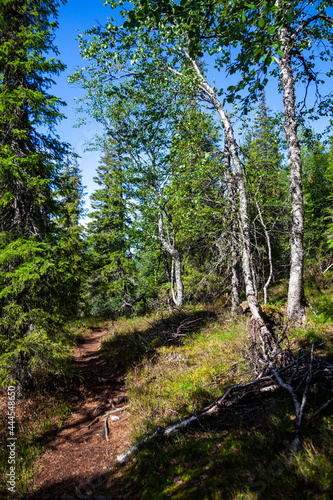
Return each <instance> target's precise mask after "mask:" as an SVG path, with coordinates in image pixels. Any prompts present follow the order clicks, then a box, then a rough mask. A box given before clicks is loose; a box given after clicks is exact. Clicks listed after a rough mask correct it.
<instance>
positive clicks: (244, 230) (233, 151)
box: [182, 49, 266, 329]
mask: <svg viewBox="0 0 333 500" xmlns="http://www.w3.org/2000/svg"><path fill="white" fill-rule="evenodd" d="M182 52H183V54H184V56H185V57H186V58H187V59H188V60H189V61H190V62H191V64H192V66H193V69H194V71H195V73H196V75H197V77H198V87H199V88H200V90H201V91H202V92H203V93H204V94H205V95H206V97H207V98H208V99H209V101H210V102H211V103H212V105H213V106H214V107H215V109H216V111H217V112H218V114H219V116H220V118H221V121H222V124H223V128H224V131H225V139H226V141H227V144H228V147H229V151H230V156H231V159H232V162H233V166H234V169H235V179H236V184H237V188H238V195H239V213H240V228H241V236H242V265H243V276H244V282H245V290H246V298H247V301H248V304H249V308H250V310H251V313H252V316H253V318H254V320H255V321H256V322H257V323H258V324H259V325H260V326H261V327H263V328H264V329H265V328H266V327H265V323H264V321H263V319H262V317H261V309H260V306H259V304H258V301H257V298H256V295H255V292H254V286H253V280H252V273H251V259H252V256H251V247H250V224H249V217H248V206H247V196H246V189H245V181H244V175H243V170H242V164H241V161H240V159H239V156H238V149H237V143H236V140H235V136H234V133H233V129H232V125H231V122H230V119H229V117H228V116H227V114H226V112H225V110H224V107H223V105H222V103H221V101H220V99H219V97H218V95H217V94H216V91H215V89H214V88H213V87H211V86H210V85H209V84H208V83H207V81H206V80H205V78H204V77H203V75H202V73H201V71H200V68H199V66H198V64H197V62H196V61H195V60H194V59H192V58H191V57H190V55H189V53H188V52H187V51H186V50H185V49H183V50H182Z"/></svg>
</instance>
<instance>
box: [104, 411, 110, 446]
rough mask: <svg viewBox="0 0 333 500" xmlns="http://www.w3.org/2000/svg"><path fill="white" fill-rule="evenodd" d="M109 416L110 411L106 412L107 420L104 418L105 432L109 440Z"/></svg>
mask: <svg viewBox="0 0 333 500" xmlns="http://www.w3.org/2000/svg"><path fill="white" fill-rule="evenodd" d="M108 418H109V413H107V414H106V417H105V420H104V433H105V439H106V440H107V441H109V432H110V429H109V424H108Z"/></svg>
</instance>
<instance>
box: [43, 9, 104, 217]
mask: <svg viewBox="0 0 333 500" xmlns="http://www.w3.org/2000/svg"><path fill="white" fill-rule="evenodd" d="M111 15H113V16H114V13H112V14H111V9H110V7H109V6H106V7H104V6H103V1H102V0H97V1H96V0H68V2H67V3H66V4H65V5H62V6H61V7H60V9H59V18H58V22H59V28H58V29H57V30H56V39H55V45H56V46H57V47H58V50H59V52H60V55H59V56H58V57H59V59H60V60H61V62H63V63H64V64H66V65H67V69H66V70H65V71H64V72H63V73H62V74H61V75H60V76H59V77H58V78H55V83H56V85H55V86H54V87H53V88H52V93H53V94H54V95H56V96H57V97H60V98H61V99H62V100H64V101H65V102H66V103H67V106H66V107H65V108H62V109H61V111H63V112H64V114H65V115H66V116H67V119H66V120H62V121H61V122H60V123H59V125H58V127H57V133H58V134H59V136H60V139H61V140H62V141H64V142H68V143H69V144H71V146H72V147H73V149H74V151H75V152H76V153H78V154H79V155H80V156H81V158H80V159H79V164H80V168H81V170H82V177H83V185H84V186H86V189H85V191H86V192H87V196H86V208H88V207H89V197H88V195H89V194H91V193H92V192H93V191H94V190H95V188H96V185H95V184H94V182H93V176H94V175H95V170H96V167H97V166H98V161H99V153H98V152H85V151H84V149H85V145H86V143H87V141H89V140H91V139H93V137H94V136H95V134H96V132H98V131H101V129H100V128H99V127H98V125H96V124H92V123H91V124H87V125H85V126H83V127H80V128H74V125H75V120H76V114H75V106H76V105H75V98H78V97H82V96H83V95H84V94H83V92H82V90H81V89H80V88H79V87H77V86H74V85H70V84H69V83H68V82H67V77H68V75H70V74H72V73H73V72H74V70H75V68H76V67H77V66H79V67H81V66H84V65H85V64H86V61H84V60H83V59H82V58H81V56H80V54H79V45H78V41H77V40H76V38H77V36H78V33H83V32H84V31H85V30H87V29H89V28H91V27H92V26H94V25H96V24H97V23H98V22H100V23H101V24H104V23H105V20H106V18H107V17H109V16H111Z"/></svg>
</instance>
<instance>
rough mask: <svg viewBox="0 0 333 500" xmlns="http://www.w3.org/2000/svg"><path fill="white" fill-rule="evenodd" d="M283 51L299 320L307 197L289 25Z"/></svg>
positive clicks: (294, 310) (292, 301)
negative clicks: (298, 126)
mask: <svg viewBox="0 0 333 500" xmlns="http://www.w3.org/2000/svg"><path fill="white" fill-rule="evenodd" d="M279 40H280V42H281V46H282V51H283V53H284V55H283V56H282V57H281V59H280V61H279V67H280V80H281V88H282V92H283V104H284V117H285V123H284V130H285V134H286V139H287V143H288V151H289V163H290V181H289V182H290V186H289V189H290V196H291V206H292V231H291V238H290V278H289V290H288V306H287V314H288V317H289V318H290V319H291V320H292V321H293V322H296V321H298V320H300V319H302V317H303V316H304V311H305V297H304V281H303V279H304V278H303V266H304V249H303V237H304V200H303V187H302V158H301V148H300V144H299V141H298V137H297V118H296V106H295V104H296V99H295V78H294V76H293V71H292V67H291V48H290V45H291V44H290V43H289V40H288V31H287V28H281V30H280V31H279Z"/></svg>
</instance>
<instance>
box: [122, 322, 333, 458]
mask: <svg viewBox="0 0 333 500" xmlns="http://www.w3.org/2000/svg"><path fill="white" fill-rule="evenodd" d="M286 331H287V329H286V328H284V330H283V331H282V333H281V334H280V335H278V334H275V335H274V336H273V335H272V334H271V333H270V332H269V331H268V329H267V328H265V329H261V327H260V325H259V324H258V323H257V322H256V323H255V325H254V331H253V336H252V344H251V345H250V347H249V350H248V358H249V360H250V361H251V364H252V366H253V373H254V374H255V375H256V378H255V379H254V380H250V381H248V382H245V383H242V384H234V385H232V386H230V387H229V388H228V389H227V390H226V391H225V392H224V394H223V395H222V396H221V397H219V398H217V399H216V400H215V401H213V402H212V403H211V404H210V405H208V406H206V407H205V408H204V409H203V410H201V411H198V412H197V413H195V414H194V415H191V416H189V417H187V418H186V419H185V420H183V421H181V422H178V423H176V424H173V425H170V426H169V427H167V428H165V429H163V428H160V427H159V428H158V429H157V430H156V431H155V432H154V433H153V434H151V435H150V436H146V437H145V438H144V439H143V440H142V441H140V442H139V443H137V444H135V445H134V446H132V447H131V448H130V449H129V450H127V451H126V452H125V453H123V454H121V455H119V456H118V457H117V462H118V463H120V464H123V463H126V462H127V461H128V460H129V459H130V458H131V457H132V456H133V455H134V454H135V453H136V452H137V451H138V450H139V449H140V448H141V447H142V446H144V445H146V444H147V443H149V442H150V441H152V440H153V439H155V438H157V437H169V436H171V435H173V434H174V433H175V432H177V431H178V430H180V429H184V428H186V427H188V426H190V425H192V424H193V423H200V422H199V419H204V418H208V417H211V416H212V415H214V414H220V413H221V412H222V411H223V410H224V409H231V408H232V409H233V408H234V407H235V406H236V407H237V405H239V404H243V403H244V401H245V400H247V399H248V398H249V397H253V396H256V395H258V396H259V395H260V394H262V393H267V392H274V391H277V390H279V389H284V390H286V391H287V392H288V393H289V394H290V396H291V399H292V401H293V403H294V408H295V413H296V420H295V429H294V438H293V442H292V447H293V449H294V451H298V450H299V449H300V448H301V446H302V440H301V424H302V421H303V419H304V409H305V406H306V402H307V396H308V393H309V389H310V385H311V383H312V381H313V380H315V379H316V378H318V377H325V379H326V380H327V381H329V383H332V377H333V371H332V369H333V366H332V365H331V364H330V363H328V362H327V361H325V360H320V359H317V358H315V356H314V350H315V349H317V348H319V347H321V346H322V344H320V345H318V346H315V345H314V344H312V346H311V349H310V350H308V351H306V352H304V353H303V350H302V349H300V350H299V351H298V352H293V351H292V350H291V349H290V346H289V344H288V339H287V334H286ZM283 344H286V345H285V347H283ZM259 368H260V370H259ZM258 372H259V375H258ZM332 401H333V399H330V400H329V401H327V403H325V404H324V405H322V406H321V407H320V408H319V409H318V410H317V411H316V412H315V413H314V415H313V418H314V417H315V416H316V415H317V414H318V413H319V412H320V411H322V410H323V409H324V408H326V406H328V404H330V403H331V402H332ZM243 411H247V410H243V408H242V412H243Z"/></svg>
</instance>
